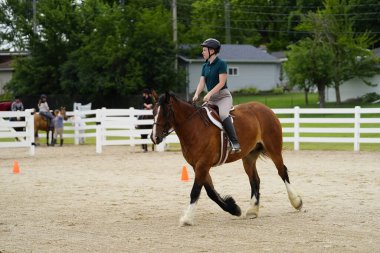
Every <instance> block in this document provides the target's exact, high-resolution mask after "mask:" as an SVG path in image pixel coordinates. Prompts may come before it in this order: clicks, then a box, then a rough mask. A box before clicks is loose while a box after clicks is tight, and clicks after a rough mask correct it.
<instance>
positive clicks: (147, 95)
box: [139, 89, 153, 152]
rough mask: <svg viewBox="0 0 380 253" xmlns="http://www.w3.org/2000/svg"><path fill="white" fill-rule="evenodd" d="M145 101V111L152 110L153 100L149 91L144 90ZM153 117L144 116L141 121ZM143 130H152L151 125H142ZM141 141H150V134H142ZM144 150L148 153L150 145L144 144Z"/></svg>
mask: <svg viewBox="0 0 380 253" xmlns="http://www.w3.org/2000/svg"><path fill="white" fill-rule="evenodd" d="M142 99H143V109H144V110H151V109H152V108H153V99H152V95H151V92H150V90H149V89H144V90H143V92H142ZM151 118H153V116H151V115H142V116H141V117H140V119H151ZM139 127H140V128H141V129H151V126H150V125H141V126H139ZM141 139H148V134H142V135H141ZM142 149H143V151H144V152H148V144H142Z"/></svg>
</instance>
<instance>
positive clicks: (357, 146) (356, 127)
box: [354, 106, 360, 151]
mask: <svg viewBox="0 0 380 253" xmlns="http://www.w3.org/2000/svg"><path fill="white" fill-rule="evenodd" d="M359 150H360V106H355V124H354V151H359Z"/></svg>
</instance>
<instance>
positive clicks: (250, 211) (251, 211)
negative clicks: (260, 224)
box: [245, 206, 259, 219]
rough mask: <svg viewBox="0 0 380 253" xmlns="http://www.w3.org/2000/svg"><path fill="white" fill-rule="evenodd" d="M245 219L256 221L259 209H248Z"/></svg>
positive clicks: (256, 207)
mask: <svg viewBox="0 0 380 253" xmlns="http://www.w3.org/2000/svg"><path fill="white" fill-rule="evenodd" d="M245 217H246V218H247V219H256V218H257V217H259V207H258V206H255V207H251V208H249V209H248V210H247V212H246V213H245Z"/></svg>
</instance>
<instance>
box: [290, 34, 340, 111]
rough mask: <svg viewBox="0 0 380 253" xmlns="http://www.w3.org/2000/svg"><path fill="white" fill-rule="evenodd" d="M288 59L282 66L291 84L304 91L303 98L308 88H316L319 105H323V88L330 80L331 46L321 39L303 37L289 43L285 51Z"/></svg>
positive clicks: (332, 58)
mask: <svg viewBox="0 0 380 253" xmlns="http://www.w3.org/2000/svg"><path fill="white" fill-rule="evenodd" d="M287 57H288V61H287V62H285V64H284V68H285V71H286V73H287V75H288V78H289V84H290V85H291V86H298V87H299V88H301V89H303V90H304V91H305V100H306V102H307V101H308V99H307V94H308V91H309V90H310V88H312V87H313V86H314V85H316V86H317V88H318V95H319V106H320V107H321V108H323V107H324V106H325V90H326V87H327V86H329V84H330V83H331V82H332V78H333V75H332V71H331V69H332V68H333V60H334V55H333V52H332V50H331V48H330V47H329V46H328V45H327V44H326V43H323V42H322V41H318V40H313V39H311V38H305V39H302V40H300V41H299V42H298V43H296V44H293V45H290V46H289V51H288V52H287Z"/></svg>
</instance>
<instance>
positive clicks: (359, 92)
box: [326, 48, 380, 102]
mask: <svg viewBox="0 0 380 253" xmlns="http://www.w3.org/2000/svg"><path fill="white" fill-rule="evenodd" d="M374 53H375V55H376V56H377V57H380V48H376V49H374ZM367 81H369V82H370V83H372V84H377V86H375V87H371V86H368V85H366V84H365V83H364V82H363V81H362V80H360V79H359V78H353V79H351V80H348V81H346V82H345V83H343V84H342V85H341V86H340V87H339V90H340V97H341V100H342V101H345V100H347V99H352V98H360V97H362V96H363V95H365V94H367V93H372V92H375V93H377V94H380V74H378V75H375V76H373V77H371V78H368V79H367ZM326 101H328V102H336V95H335V88H333V87H330V88H327V89H326Z"/></svg>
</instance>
